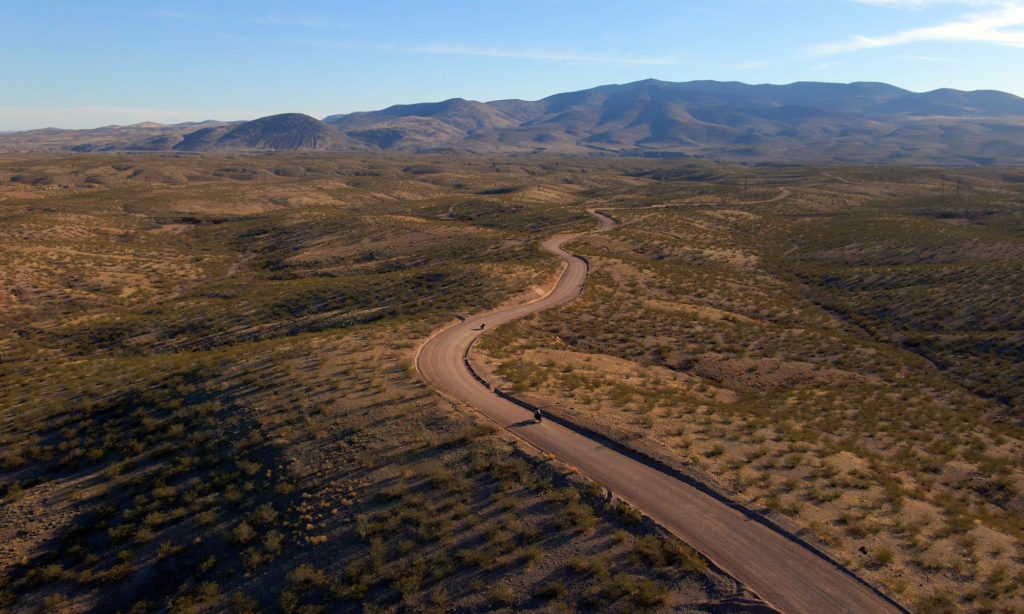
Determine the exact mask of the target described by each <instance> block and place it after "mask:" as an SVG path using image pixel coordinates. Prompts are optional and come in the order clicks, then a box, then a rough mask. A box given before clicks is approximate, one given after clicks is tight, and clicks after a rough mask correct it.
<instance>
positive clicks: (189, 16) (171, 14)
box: [152, 9, 210, 21]
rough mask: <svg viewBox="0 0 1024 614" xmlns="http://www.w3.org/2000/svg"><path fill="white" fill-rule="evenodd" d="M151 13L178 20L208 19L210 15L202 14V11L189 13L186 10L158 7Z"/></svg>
mask: <svg viewBox="0 0 1024 614" xmlns="http://www.w3.org/2000/svg"><path fill="white" fill-rule="evenodd" d="M152 15H154V16H155V17H159V18H161V19H175V20H178V21H209V20H210V16H209V15H204V14H203V13H190V12H186V11H174V10H169V9H160V10H157V11H153V13H152Z"/></svg>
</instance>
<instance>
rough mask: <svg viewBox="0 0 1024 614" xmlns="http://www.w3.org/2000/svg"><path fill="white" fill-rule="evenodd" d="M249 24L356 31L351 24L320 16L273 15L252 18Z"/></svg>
mask: <svg viewBox="0 0 1024 614" xmlns="http://www.w3.org/2000/svg"><path fill="white" fill-rule="evenodd" d="M249 22H250V23H257V24H262V25H268V26H277V27H281V28H335V29H343V30H354V29H355V27H354V26H352V25H350V24H347V23H343V22H340V21H335V20H333V19H328V18H327V17H322V16H319V15H286V14H281V13H271V14H270V15H264V16H262V17H252V18H250V19H249Z"/></svg>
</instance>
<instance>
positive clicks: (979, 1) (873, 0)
mask: <svg viewBox="0 0 1024 614" xmlns="http://www.w3.org/2000/svg"><path fill="white" fill-rule="evenodd" d="M852 1H853V2H856V3H857V4H872V5H875V6H884V7H887V8H894V9H922V8H925V7H929V6H935V5H936V4H966V5H970V6H994V5H1002V4H1008V3H1007V2H1006V0H852Z"/></svg>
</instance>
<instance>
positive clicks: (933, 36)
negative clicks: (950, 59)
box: [813, 0, 1024, 55]
mask: <svg viewBox="0 0 1024 614" xmlns="http://www.w3.org/2000/svg"><path fill="white" fill-rule="evenodd" d="M875 3H876V4H877V3H880V2H875ZM890 4H891V5H893V6H895V5H896V4H900V3H898V2H896V1H895V0H894V1H893V2H892V3H890ZM901 4H909V3H908V2H903V3H901ZM971 4H977V3H971ZM986 4H993V3H986ZM997 4H998V5H999V8H997V9H993V10H988V11H983V12H976V13H971V14H968V15H965V16H963V17H962V18H961V19H958V20H954V21H949V22H946V23H943V24H939V25H936V26H926V27H922V28H913V29H910V30H904V31H903V32H897V33H896V34H888V35H884V36H855V37H854V38H853V39H852V40H849V41H842V42H836V43H826V44H823V45H818V46H816V47H814V48H813V52H814V53H815V54H817V55H834V54H837V53H844V52H847V51H859V50H862V49H876V48H879V47H893V46H896V45H905V44H907V43H919V42H927V41H946V42H982V43H990V44H996V45H1004V46H1009V47H1024V30H1021V29H1019V28H1020V26H1022V25H1024V2H1019V1H1014V2H999V3H997Z"/></svg>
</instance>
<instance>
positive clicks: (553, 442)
mask: <svg viewBox="0 0 1024 614" xmlns="http://www.w3.org/2000/svg"><path fill="white" fill-rule="evenodd" d="M591 212H592V213H593V214H594V215H595V216H597V217H598V220H599V221H600V224H599V227H598V230H607V229H608V228H611V227H613V226H614V225H615V222H614V221H613V220H612V219H610V218H608V217H606V216H603V215H601V214H599V213H597V212H595V211H591ZM577 236H579V235H558V236H555V237H552V238H551V239H548V240H547V241H545V242H544V244H543V247H544V249H545V250H547V251H548V252H550V253H552V254H554V255H556V256H559V257H561V258H562V259H563V260H565V262H566V263H567V266H566V269H565V271H564V272H563V273H562V277H561V279H560V280H559V281H558V284H557V285H556V286H555V288H554V290H552V291H551V292H550V293H549V294H548V295H546V296H544V297H543V298H540V299H538V300H536V301H534V302H532V303H528V304H525V305H520V306H516V307H510V308H507V309H501V310H498V311H493V312H490V313H486V314H481V315H477V316H473V317H470V318H468V319H466V320H464V321H462V322H459V323H457V324H455V325H454V326H452V327H450V328H447V329H445V330H443V331H441V332H440V333H438V334H436V335H434V336H433V337H431V338H430V339H429V340H428V341H427V342H426V343H425V344H424V345H423V347H422V348H421V349H420V352H419V354H418V355H417V358H416V366H417V369H418V370H419V371H420V373H421V374H422V375H423V377H425V378H426V379H427V380H428V381H429V382H431V383H432V384H433V385H434V386H436V387H437V388H438V389H440V390H441V391H443V392H444V393H446V394H447V395H449V396H451V397H454V398H456V399H458V400H459V401H462V402H464V403H467V404H469V405H471V406H472V407H474V408H476V409H477V410H478V411H480V412H481V413H482V414H484V415H485V416H487V417H488V418H490V419H491V420H494V421H495V422H496V423H498V424H499V425H501V426H502V427H504V428H506V429H508V430H510V431H511V432H512V433H514V434H515V435H516V436H517V437H519V438H520V439H523V440H524V441H526V442H528V443H530V444H532V445H534V446H536V447H537V448H539V449H541V450H543V451H545V452H550V453H551V454H553V455H554V456H555V457H557V458H558V459H559V460H561V461H563V462H565V463H567V464H569V465H573V466H575V467H577V468H578V469H579V470H580V471H582V472H583V473H584V474H586V475H587V476H589V477H590V478H592V479H594V480H597V481H598V482H600V483H602V484H604V485H605V486H606V487H607V488H608V489H609V490H611V491H612V492H613V493H615V494H616V495H617V496H619V497H621V498H622V499H624V500H626V501H628V502H629V503H631V504H632V505H634V506H635V507H637V508H639V509H640V510H642V511H643V512H644V513H645V514H647V515H648V516H650V517H651V518H652V519H654V520H655V521H656V522H658V523H659V524H661V525H662V526H664V527H665V528H667V529H668V530H670V531H671V532H672V533H674V534H675V535H677V536H679V537H680V538H681V539H682V540H683V541H685V542H686V543H688V544H690V545H692V546H693V547H695V548H697V549H698V550H700V551H701V552H702V553H703V554H704V555H705V556H707V557H708V558H709V559H711V560H712V561H714V562H715V564H716V565H718V566H719V567H720V568H722V569H723V570H725V571H726V572H727V573H729V574H731V575H732V576H733V577H735V578H736V579H737V580H739V581H740V582H743V583H744V584H746V585H747V586H748V587H750V588H751V590H753V591H754V592H756V593H757V594H758V595H760V596H761V598H763V599H764V600H766V601H768V602H769V603H770V604H771V605H773V606H774V607H776V608H778V609H779V610H781V611H783V612H788V613H794V614H796V613H807V614H832V613H836V614H839V613H847V612H849V613H861V612H864V613H871V614H884V613H888V612H900V611H901V610H900V609H899V608H897V607H895V606H894V605H892V604H891V603H890V602H888V601H886V600H885V599H883V598H882V597H880V596H879V595H878V594H876V593H875V592H874V591H872V590H871V589H870V588H868V587H867V586H865V585H864V584H862V583H860V582H858V581H857V580H856V579H854V578H852V577H850V576H849V575H847V574H845V573H843V572H842V571H840V570H839V569H837V568H836V567H834V566H833V565H832V564H831V563H829V562H827V561H825V560H824V559H822V558H821V557H819V556H817V555H816V554H814V553H813V552H811V551H810V550H808V549H807V548H805V547H804V546H802V545H800V544H798V543H796V542H794V541H792V540H791V539H789V538H787V537H785V536H784V535H782V534H780V533H778V532H776V531H774V530H772V529H771V528H769V527H767V526H765V525H763V524H761V523H759V522H757V521H754V520H752V519H750V518H749V517H748V516H747V515H746V514H744V513H743V512H741V511H739V510H737V509H734V508H733V507H731V506H729V505H727V504H725V503H723V502H722V501H720V500H718V499H716V498H714V497H712V496H711V495H709V494H707V493H705V492H702V491H701V490H698V489H697V488H694V487H693V486H691V485H689V484H687V483H686V482H683V481H681V480H679V479H677V478H676V477H673V476H672V475H669V474H667V473H665V472H663V471H661V470H659V469H657V468H654V467H652V466H650V465H648V464H645V463H643V462H642V461H640V460H637V459H635V458H633V457H631V456H628V455H626V454H624V453H622V452H619V451H618V450H616V449H613V448H610V447H607V446H606V445H603V444H602V443H600V442H599V441H596V440H594V439H591V438H589V437H587V436H586V435H583V434H580V433H578V432H576V431H573V430H570V429H568V428H565V427H563V426H561V425H559V424H556V423H554V422H551V421H547V422H543V423H535V422H534V421H533V420H532V416H531V414H530V412H529V411H527V410H525V409H523V408H522V407H520V406H518V405H516V404H514V403H512V402H510V401H508V400H505V399H503V398H501V397H499V396H497V395H495V394H494V393H492V392H491V391H490V390H489V389H488V388H487V387H486V386H484V385H483V384H481V383H480V382H479V381H477V380H476V379H475V378H474V377H473V375H472V374H471V373H470V372H469V370H468V369H467V366H466V364H465V356H466V352H467V351H468V350H469V347H470V346H471V345H472V343H473V341H474V340H475V339H476V338H477V337H479V336H480V335H481V334H483V329H481V326H482V325H483V324H484V323H486V325H487V326H486V328H487V329H491V328H494V327H497V326H499V325H501V324H504V323H506V322H510V321H512V320H515V319H516V318H521V317H523V316H525V315H528V314H531V313H536V312H538V311H542V310H544V309H548V308H550V307H555V306H557V305H561V304H564V303H567V302H569V301H571V300H572V299H574V298H576V297H577V296H579V294H580V292H582V290H583V283H584V281H586V278H587V265H586V263H585V262H584V261H583V260H582V259H580V258H578V257H576V256H573V255H572V254H570V253H568V252H566V251H564V250H563V249H562V248H561V245H562V244H563V243H565V242H566V241H569V240H571V239H573V238H575V237H577Z"/></svg>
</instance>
